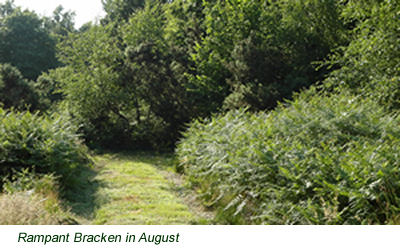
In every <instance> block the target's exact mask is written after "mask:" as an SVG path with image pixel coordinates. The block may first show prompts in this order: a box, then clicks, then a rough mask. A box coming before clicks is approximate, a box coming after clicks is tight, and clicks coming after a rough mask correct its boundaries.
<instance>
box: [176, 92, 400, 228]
mask: <svg viewBox="0 0 400 249" xmlns="http://www.w3.org/2000/svg"><path fill="white" fill-rule="evenodd" d="M399 123H400V118H399V116H398V115H397V114H389V113H387V112H386V111H385V110H384V108H382V107H380V106H379V105H378V104H377V103H376V102H375V101H374V100H371V99H365V98H362V97H360V96H356V95H351V94H347V93H342V94H338V95H333V96H329V97H328V96H319V95H314V93H312V92H311V93H310V92H309V94H302V95H300V96H299V97H298V98H296V99H295V100H294V101H292V102H290V103H289V104H282V105H280V106H279V107H278V108H277V109H276V110H275V111H273V112H270V113H268V114H267V113H258V114H250V113H246V112H245V111H243V110H242V111H232V112H229V113H228V114H226V115H224V116H222V115H219V116H216V117H214V118H212V119H210V120H208V121H205V122H200V121H196V122H194V123H193V124H192V125H191V127H190V129H189V130H188V131H187V132H186V133H185V134H184V139H183V140H182V141H181V143H180V144H179V145H178V149H177V154H178V156H179V158H180V160H181V167H182V168H183V171H184V173H185V174H186V175H187V177H188V180H189V182H190V183H191V184H192V186H193V187H194V188H196V189H197V191H198V193H199V196H200V197H201V198H202V199H203V200H204V203H205V204H206V205H209V206H211V207H214V208H215V209H216V210H217V211H218V215H217V218H218V219H219V221H220V222H223V223H233V224H243V223H246V224H248V223H250V224H251V223H255V224H370V223H373V224H375V223H378V224H385V223H388V222H393V221H394V220H396V219H397V218H396V217H397V214H398V212H399V210H400V186H399V185H400V176H399V166H400V154H399V153H398V152H399V149H400V126H399Z"/></svg>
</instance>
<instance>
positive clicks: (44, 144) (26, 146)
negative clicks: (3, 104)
mask: <svg viewBox="0 0 400 249" xmlns="http://www.w3.org/2000/svg"><path fill="white" fill-rule="evenodd" d="M0 119H1V120H2V122H1V123H0V176H8V175H11V174H13V173H14V172H15V171H21V170H23V169H27V168H28V169H32V168H34V169H35V171H36V172H37V173H39V174H44V173H55V174H56V175H57V176H60V181H61V183H62V187H66V188H70V187H73V186H74V185H76V184H78V183H77V182H75V179H77V174H79V168H80V167H82V166H84V165H87V164H88V163H89V159H88V157H87V153H86V152H87V151H86V149H85V147H84V146H82V145H80V143H79V140H78V136H77V135H76V134H75V131H76V128H75V127H74V126H72V125H71V123H70V122H69V121H67V120H65V119H63V118H62V117H56V116H55V117H53V118H49V117H44V116H40V115H39V114H32V113H30V112H11V111H5V110H2V109H0Z"/></svg>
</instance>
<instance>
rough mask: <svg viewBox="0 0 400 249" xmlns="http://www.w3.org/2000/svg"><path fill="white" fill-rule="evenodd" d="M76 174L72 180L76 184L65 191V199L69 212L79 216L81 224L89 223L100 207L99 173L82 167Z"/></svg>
mask: <svg viewBox="0 0 400 249" xmlns="http://www.w3.org/2000/svg"><path fill="white" fill-rule="evenodd" d="M75 172H76V173H75V174H74V175H73V176H72V177H73V179H71V181H72V182H73V183H74V184H73V185H72V187H69V188H68V189H65V191H64V195H63V198H64V199H65V200H66V204H67V206H68V208H69V210H70V211H71V212H72V213H73V214H75V215H76V216H78V220H79V223H88V222H90V220H91V219H93V215H94V213H95V210H96V208H97V207H98V204H97V198H96V193H97V189H98V188H99V182H98V181H97V180H95V177H96V175H97V174H98V172H97V171H96V169H94V168H89V167H80V168H78V169H76V171H75ZM82 219H83V220H82Z"/></svg>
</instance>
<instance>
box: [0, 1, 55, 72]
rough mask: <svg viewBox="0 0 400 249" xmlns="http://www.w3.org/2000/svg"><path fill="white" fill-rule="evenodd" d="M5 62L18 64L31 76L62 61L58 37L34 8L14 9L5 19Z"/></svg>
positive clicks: (2, 32) (0, 32) (1, 35)
mask: <svg viewBox="0 0 400 249" xmlns="http://www.w3.org/2000/svg"><path fill="white" fill-rule="evenodd" d="M0 38H1V39H0V40H1V41H2V43H1V44H0V45H1V47H0V51H1V53H0V54H1V58H0V62H1V63H10V64H11V65H13V66H15V67H17V68H18V69H19V70H20V71H21V73H22V75H23V76H24V77H25V78H27V79H30V80H36V78H37V77H38V76H39V75H40V74H41V73H42V72H44V71H47V70H48V69H50V68H54V67H56V66H57V65H58V62H57V59H56V57H55V54H56V41H55V39H53V38H52V37H51V35H50V33H49V31H48V30H46V29H45V28H44V27H43V21H42V19H40V18H39V17H38V16H37V15H36V14H35V13H34V12H30V11H27V10H26V11H21V10H20V9H19V8H17V9H14V11H13V12H12V14H10V15H7V16H6V17H5V18H3V19H1V26H0Z"/></svg>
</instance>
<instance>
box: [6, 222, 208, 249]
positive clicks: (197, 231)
mask: <svg viewBox="0 0 400 249" xmlns="http://www.w3.org/2000/svg"><path fill="white" fill-rule="evenodd" d="M1 230H2V231H1V235H0V237H2V242H3V243H5V242H7V243H11V244H15V245H19V246H35V245H39V246H42V245H45V246H49V245H50V246H54V245H55V244H56V243H57V245H59V244H60V243H79V244H81V245H83V246H85V245H84V244H91V243H125V244H126V243H130V244H132V246H135V247H139V248H147V247H154V246H155V247H165V248H167V247H170V246H172V247H173V248H188V247H192V246H194V245H195V246H201V248H211V228H56V227H55V228H23V227H18V228H2V229H1ZM27 243H28V244H27Z"/></svg>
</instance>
